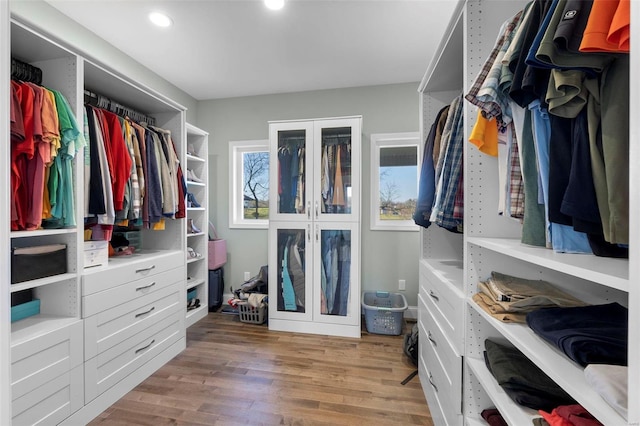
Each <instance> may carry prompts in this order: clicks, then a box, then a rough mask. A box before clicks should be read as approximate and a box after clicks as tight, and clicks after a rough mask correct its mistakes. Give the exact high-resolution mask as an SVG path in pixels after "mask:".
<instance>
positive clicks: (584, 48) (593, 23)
mask: <svg viewBox="0 0 640 426" xmlns="http://www.w3.org/2000/svg"><path fill="white" fill-rule="evenodd" d="M630 15H631V11H630V4H629V0H594V1H593V7H592V8H591V13H590V14H589V20H588V21H587V26H586V27H585V29H584V34H583V36H582V42H581V43H580V51H581V52H618V53H626V52H629V25H630V22H631V16H630Z"/></svg>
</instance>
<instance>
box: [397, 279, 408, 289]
mask: <svg viewBox="0 0 640 426" xmlns="http://www.w3.org/2000/svg"><path fill="white" fill-rule="evenodd" d="M406 289H407V282H406V281H405V280H398V290H406Z"/></svg>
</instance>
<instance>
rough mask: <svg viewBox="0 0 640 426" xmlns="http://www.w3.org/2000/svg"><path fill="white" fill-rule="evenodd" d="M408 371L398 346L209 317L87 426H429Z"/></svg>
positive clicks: (395, 339)
mask: <svg viewBox="0 0 640 426" xmlns="http://www.w3.org/2000/svg"><path fill="white" fill-rule="evenodd" d="M363 323H364V319H363ZM407 329H408V327H407ZM412 371H414V367H413V365H412V364H411V363H410V362H409V361H408V360H407V358H406V356H405V355H404V354H403V352H402V336H385V335H377V334H368V333H367V332H366V331H365V330H364V326H363V333H362V338H361V339H349V338H339V337H328V336H317V335H307V334H297V333H284V332H275V331H269V329H268V328H267V326H266V325H255V324H247V323H242V322H240V321H239V320H238V318H237V316H233V315H227V314H222V313H211V314H209V315H208V317H207V318H205V319H203V320H201V321H200V322H198V323H197V324H195V325H193V326H192V327H190V328H189V329H188V330H187V349H186V350H185V351H183V352H182V353H181V354H180V355H178V356H177V357H176V358H174V359H173V360H172V361H170V362H169V363H168V364H166V365H164V366H163V367H162V368H160V369H159V370H158V371H157V372H156V373H155V374H153V375H152V376H151V377H149V378H148V379H147V380H145V381H144V382H143V383H141V384H140V385H139V386H137V387H136V388H135V389H133V390H132V391H131V392H129V393H128V394H127V395H125V396H124V397H123V398H122V399H121V400H119V401H118V402H116V403H115V404H114V405H112V406H111V407H109V408H108V409H107V410H106V411H105V412H103V413H102V414H101V415H100V416H99V417H97V418H96V419H94V421H93V422H92V423H91V425H102V426H107V425H125V424H126V425H154V426H156V425H240V424H244V425H433V423H432V421H431V416H430V414H429V409H428V407H427V403H426V402H425V398H424V395H423V393H422V389H421V387H420V382H419V380H418V377H414V378H413V379H412V380H411V381H410V382H409V383H408V384H407V385H404V386H403V385H401V383H400V382H401V381H402V380H404V378H405V377H407V375H409V374H410V373H411V372H412Z"/></svg>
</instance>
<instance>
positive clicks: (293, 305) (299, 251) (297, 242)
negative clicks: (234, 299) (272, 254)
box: [272, 229, 308, 313]
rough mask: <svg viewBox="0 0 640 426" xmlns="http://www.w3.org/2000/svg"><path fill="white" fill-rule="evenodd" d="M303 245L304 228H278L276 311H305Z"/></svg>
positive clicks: (304, 240)
mask: <svg viewBox="0 0 640 426" xmlns="http://www.w3.org/2000/svg"><path fill="white" fill-rule="evenodd" d="M305 247H306V232H305V230H304V229H279V230H278V232H277V250H278V252H277V263H276V265H277V269H276V288H277V294H276V301H277V303H276V306H277V310H278V311H287V312H299V313H305V312H306V311H307V309H308V306H306V305H307V297H306V291H307V289H306V276H305V265H306V259H305ZM272 303H273V302H272Z"/></svg>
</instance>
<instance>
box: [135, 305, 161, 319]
mask: <svg viewBox="0 0 640 426" xmlns="http://www.w3.org/2000/svg"><path fill="white" fill-rule="evenodd" d="M155 308H156V307H155V306H152V307H151V309H149V310H148V311H145V312H140V313H139V314H136V318H139V317H141V316H143V315H147V314H148V313H150V312H151V311H153V310H154V309H155Z"/></svg>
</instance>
